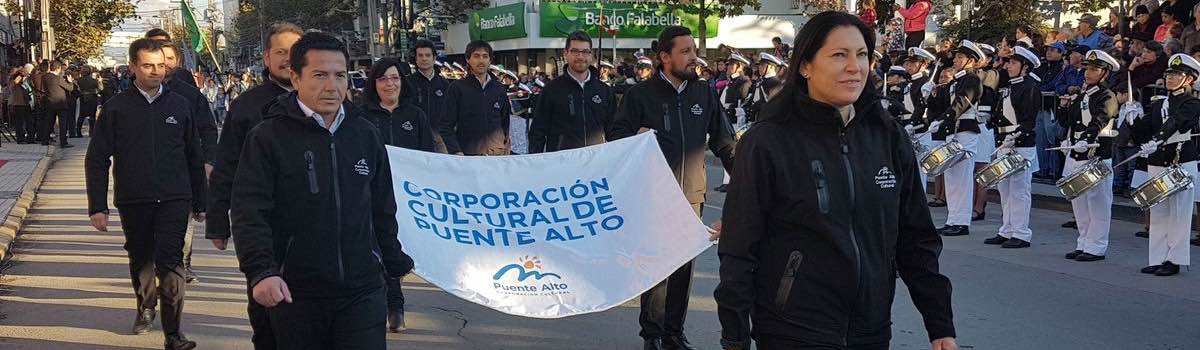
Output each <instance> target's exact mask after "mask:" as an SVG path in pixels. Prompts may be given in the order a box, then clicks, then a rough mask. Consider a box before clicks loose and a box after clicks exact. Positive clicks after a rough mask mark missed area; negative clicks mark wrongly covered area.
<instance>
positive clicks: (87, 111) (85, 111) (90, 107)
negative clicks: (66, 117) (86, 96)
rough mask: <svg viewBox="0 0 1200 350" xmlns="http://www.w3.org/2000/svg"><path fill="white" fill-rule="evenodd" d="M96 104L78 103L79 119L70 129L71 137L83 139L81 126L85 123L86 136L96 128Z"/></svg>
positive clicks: (88, 102)
mask: <svg viewBox="0 0 1200 350" xmlns="http://www.w3.org/2000/svg"><path fill="white" fill-rule="evenodd" d="M96 104H97V101H83V100H80V102H79V117H78V118H76V120H75V127H74V129H71V136H76V137H83V124H84V123H87V126H88V134H91V132H92V130H94V129H95V128H96Z"/></svg>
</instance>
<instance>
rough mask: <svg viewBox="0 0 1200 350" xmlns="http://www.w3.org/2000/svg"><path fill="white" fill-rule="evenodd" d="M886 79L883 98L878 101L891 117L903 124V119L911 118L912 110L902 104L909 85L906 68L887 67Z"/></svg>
mask: <svg viewBox="0 0 1200 350" xmlns="http://www.w3.org/2000/svg"><path fill="white" fill-rule="evenodd" d="M886 79H887V80H886V81H885V87H884V89H883V97H884V98H883V99H882V100H881V101H880V102H881V103H883V107H884V109H886V110H887V111H888V113H890V114H891V115H892V117H894V118H896V120H900V121H901V124H903V123H904V122H903V120H904V119H908V118H912V110H910V109H908V108H906V107H907V106H905V105H904V96H905V95H906V94H905V93H906V92H908V87H909V86H910V85H909V84H910V83H909V75H908V70H906V69H904V67H901V66H892V67H891V68H888V71H887V77H886Z"/></svg>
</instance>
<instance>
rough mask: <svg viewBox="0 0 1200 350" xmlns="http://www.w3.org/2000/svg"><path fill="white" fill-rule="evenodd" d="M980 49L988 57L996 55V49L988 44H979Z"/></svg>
mask: <svg viewBox="0 0 1200 350" xmlns="http://www.w3.org/2000/svg"><path fill="white" fill-rule="evenodd" d="M979 49H980V50H983V53H985V54H988V55H991V54H994V53H996V47H994V46H992V45H988V44H979Z"/></svg>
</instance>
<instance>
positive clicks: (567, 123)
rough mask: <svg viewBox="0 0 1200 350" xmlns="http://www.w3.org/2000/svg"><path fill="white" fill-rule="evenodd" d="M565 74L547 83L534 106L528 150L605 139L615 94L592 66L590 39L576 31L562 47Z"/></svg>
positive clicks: (568, 146)
mask: <svg viewBox="0 0 1200 350" xmlns="http://www.w3.org/2000/svg"><path fill="white" fill-rule="evenodd" d="M564 50H565V51H564V56H566V57H567V74H563V75H560V76H558V78H554V80H552V81H550V83H549V84H546V87H545V88H543V89H542V92H541V95H540V96H539V97H538V100H537V107H535V108H534V109H533V125H532V126H530V128H529V153H542V152H554V151H561V150H567V149H574V148H580V147H586V146H591V145H597V144H601V143H604V142H605V138H604V133H605V132H606V131H607V130H608V128H609V127H610V126H611V125H612V113H613V112H614V111H615V110H616V98H614V97H613V92H612V88H611V87H609V86H608V84H605V83H604V82H603V81H602V80H600V75H599V72H598V71H597V70H596V68H595V67H592V39H591V38H590V37H588V35H587V33H584V32H582V31H577V32H574V33H571V35H570V36H568V37H567V46H566V48H565V49H564Z"/></svg>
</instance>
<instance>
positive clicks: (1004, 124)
mask: <svg viewBox="0 0 1200 350" xmlns="http://www.w3.org/2000/svg"><path fill="white" fill-rule="evenodd" d="M997 94H998V95H999V98H1000V100H999V101H998V102H997V103H996V107H995V109H993V111H994V112H993V113H992V119H990V120H988V126H989V127H991V128H992V129H993V130H994V131H995V136H996V137H995V139H996V146H1000V144H1002V143H1004V138H1005V137H1007V136H1008V135H1009V134H1011V133H1014V132H1021V135H1020V136H1018V137H1017V139H1016V147H1033V146H1035V145H1036V141H1035V140H1036V138H1035V137H1034V135H1035V134H1036V132H1037V131H1036V129H1037V115H1038V111H1039V110H1041V108H1042V92H1041V91H1040V90H1038V86H1037V81H1035V80H1033V79H1030V78H1027V77H1022V78H1015V79H1010V80H1009V81H1008V85H1007V86H1005V87H1003V88H1000V90H999V91H997ZM1006 100H1007V101H1009V104H1008V105H1006V104H1005V103H1004V101H1006ZM1009 106H1011V107H1012V110H1009V109H1008V108H1007V107H1009Z"/></svg>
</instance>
